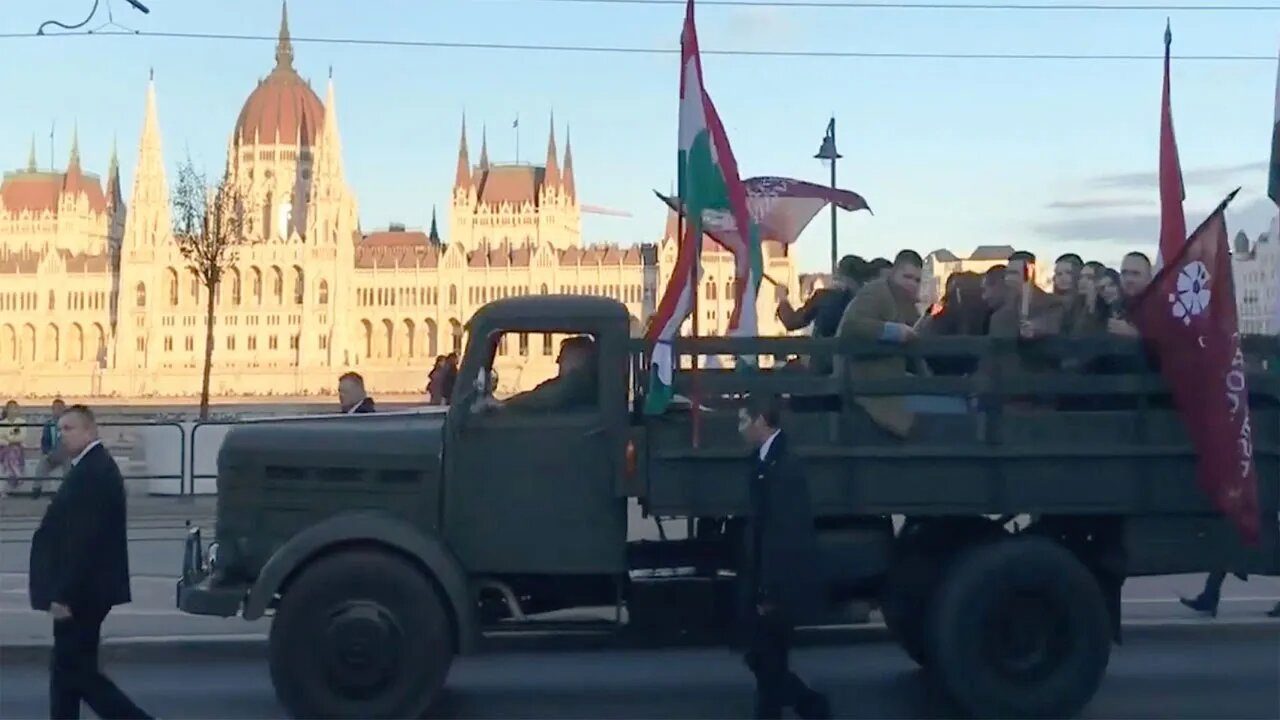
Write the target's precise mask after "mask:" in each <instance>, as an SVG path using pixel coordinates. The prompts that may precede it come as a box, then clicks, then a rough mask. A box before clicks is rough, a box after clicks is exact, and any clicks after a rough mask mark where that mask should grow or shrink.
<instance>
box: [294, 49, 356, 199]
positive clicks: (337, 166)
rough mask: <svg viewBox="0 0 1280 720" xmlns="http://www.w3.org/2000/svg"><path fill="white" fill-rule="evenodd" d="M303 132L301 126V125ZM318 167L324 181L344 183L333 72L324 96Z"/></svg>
mask: <svg viewBox="0 0 1280 720" xmlns="http://www.w3.org/2000/svg"><path fill="white" fill-rule="evenodd" d="M299 132H301V127H299ZM316 154H317V156H318V157H317V158H316V162H315V165H316V168H317V169H318V170H319V171H320V172H321V173H323V174H324V175H325V177H324V181H326V182H334V183H344V182H346V181H345V178H344V177H343V173H342V136H341V135H340V134H339V133H338V98H337V94H336V93H335V92H334V89H333V74H332V73H330V75H329V85H328V89H327V90H326V91H325V98H324V125H323V126H322V127H321V128H320V147H319V148H317V151H316Z"/></svg>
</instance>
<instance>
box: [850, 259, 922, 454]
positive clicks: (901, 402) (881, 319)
mask: <svg viewBox="0 0 1280 720" xmlns="http://www.w3.org/2000/svg"><path fill="white" fill-rule="evenodd" d="M923 266H924V261H923V260H922V259H921V258H920V255H919V254H918V253H916V252H914V251H911V250H903V251H902V252H900V253H898V255H897V257H896V258H894V263H893V267H892V270H891V271H890V273H889V274H888V275H887V276H886V277H882V278H877V279H875V280H872V281H871V282H868V283H867V284H866V285H863V286H862V289H861V290H859V291H858V294H857V295H856V296H854V298H853V302H851V303H849V307H847V308H845V311H844V315H843V316H842V317H841V318H840V328H839V330H837V331H836V336H837V337H841V338H843V337H849V336H854V337H860V338H864V339H868V340H877V341H880V342H888V343H907V342H911V341H912V340H914V339H915V338H916V335H917V333H916V330H915V325H916V323H917V322H918V321H919V320H920V310H919V309H918V308H917V307H916V301H917V299H918V298H919V294H920V273H921V268H922V267H923ZM844 362H845V372H846V374H847V376H848V377H850V378H857V379H861V380H879V379H886V378H900V377H906V375H907V361H906V358H904V357H901V356H890V357H873V358H852V357H847V358H844ZM854 402H856V403H857V404H858V405H860V406H862V408H863V409H864V410H866V411H867V414H868V415H870V416H871V419H872V420H874V421H875V423H876V424H877V425H879V426H880V427H882V428H884V429H885V430H887V431H889V432H891V433H893V434H894V435H897V436H899V437H903V438H905V437H907V436H908V435H910V433H911V428H912V426H913V425H914V424H915V412H914V409H913V408H912V407H911V406H910V405H909V403H908V400H907V399H906V398H905V397H863V396H857V397H854Z"/></svg>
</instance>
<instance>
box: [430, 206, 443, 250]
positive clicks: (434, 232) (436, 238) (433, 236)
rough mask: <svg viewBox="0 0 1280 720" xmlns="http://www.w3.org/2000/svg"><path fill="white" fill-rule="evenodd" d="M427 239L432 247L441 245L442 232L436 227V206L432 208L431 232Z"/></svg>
mask: <svg viewBox="0 0 1280 720" xmlns="http://www.w3.org/2000/svg"><path fill="white" fill-rule="evenodd" d="M427 239H428V240H430V241H431V244H432V245H439V244H440V230H439V228H437V227H436V206H435V205H432V206H431V231H430V232H429V233H427Z"/></svg>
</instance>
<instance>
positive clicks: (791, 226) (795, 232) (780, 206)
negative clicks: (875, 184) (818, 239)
mask: <svg viewBox="0 0 1280 720" xmlns="http://www.w3.org/2000/svg"><path fill="white" fill-rule="evenodd" d="M742 184H743V185H744V186H745V187H746V190H747V208H748V211H749V212H750V213H751V221H752V222H753V223H754V224H755V225H757V226H758V227H759V229H760V237H761V238H766V239H769V240H773V241H775V242H779V243H782V244H783V245H790V244H792V243H794V242H795V241H796V239H798V238H799V237H800V233H802V232H804V229H805V228H806V227H808V226H809V223H810V222H812V221H813V218H814V217H816V216H817V214H818V213H819V212H821V211H822V209H823V208H825V207H826V206H827V205H830V204H834V205H835V206H836V207H838V208H840V209H841V210H846V211H849V212H854V211H857V210H866V211H867V212H871V208H870V206H868V205H867V201H866V199H865V198H864V197H862V196H861V195H859V194H858V193H856V192H852V191H849V190H840V189H838V188H830V187H825V186H823V185H815V184H814V183H811V182H805V181H804V180H796V179H794V178H786V177H773V176H767V177H753V178H749V179H747V180H743V181H742ZM654 194H656V195H657V196H658V197H659V198H660V199H661V200H662V201H663V202H665V203H666V204H667V206H668V207H670V208H671V209H672V210H675V211H676V212H683V211H682V210H681V208H680V199H679V198H677V197H671V196H669V195H663V194H662V193H660V192H658V191H656V190H655V191H654ZM702 231H703V232H704V233H706V234H707V236H708V237H710V238H711V239H712V240H715V241H716V242H717V243H719V244H720V245H721V246H723V247H724V248H725V249H726V250H729V251H730V252H736V248H739V247H742V246H743V242H742V239H741V237H740V234H739V233H738V227H737V224H736V223H733V222H732V218H729V217H727V216H725V215H723V214H711V213H704V217H703V224H702Z"/></svg>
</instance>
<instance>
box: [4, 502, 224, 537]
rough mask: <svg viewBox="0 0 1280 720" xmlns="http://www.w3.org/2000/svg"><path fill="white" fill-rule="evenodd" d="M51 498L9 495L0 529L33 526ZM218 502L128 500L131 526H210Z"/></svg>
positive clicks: (41, 515)
mask: <svg viewBox="0 0 1280 720" xmlns="http://www.w3.org/2000/svg"><path fill="white" fill-rule="evenodd" d="M48 505H49V496H48V495H45V496H44V497H41V498H39V499H36V498H32V497H30V496H28V495H10V496H8V497H6V498H4V499H2V500H0V530H17V529H20V528H26V527H32V528H34V526H35V525H36V524H37V523H39V522H40V518H41V517H43V516H44V509H45V508H46V507H48ZM217 507H218V499H217V498H216V497H215V496H212V495H194V496H192V495H141V496H133V497H130V498H129V526H130V527H135V526H137V527H155V526H168V525H175V524H176V525H179V526H180V525H183V524H184V523H185V521H187V520H190V521H191V523H192V524H193V525H211V524H212V523H213V518H214V514H215V511H216V510H217Z"/></svg>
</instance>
